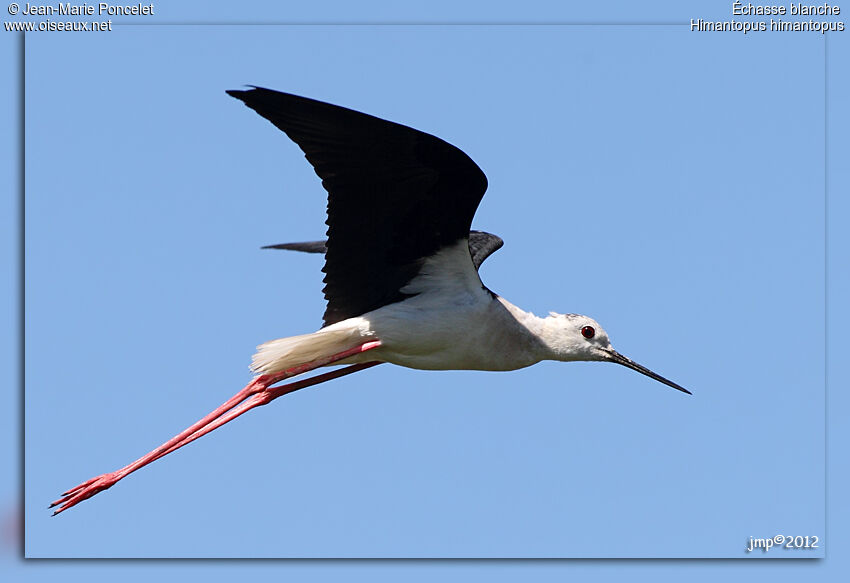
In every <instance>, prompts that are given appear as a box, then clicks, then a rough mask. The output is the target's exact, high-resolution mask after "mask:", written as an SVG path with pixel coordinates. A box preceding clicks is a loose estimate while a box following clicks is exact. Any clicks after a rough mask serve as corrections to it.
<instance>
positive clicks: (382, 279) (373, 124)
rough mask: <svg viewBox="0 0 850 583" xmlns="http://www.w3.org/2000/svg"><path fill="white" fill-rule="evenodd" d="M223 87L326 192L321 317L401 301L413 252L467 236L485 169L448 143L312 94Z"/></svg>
mask: <svg viewBox="0 0 850 583" xmlns="http://www.w3.org/2000/svg"><path fill="white" fill-rule="evenodd" d="M227 93H228V94H229V95H231V96H233V97H236V98H237V99H240V100H242V101H243V102H244V103H245V104H246V105H247V106H248V107H250V108H251V109H253V110H255V111H256V112H257V113H259V114H260V115H261V116H263V117H264V118H266V119H267V120H269V121H270V122H272V123H273V124H274V125H275V126H277V127H278V128H279V129H281V130H283V131H284V132H285V133H286V135H287V136H289V137H290V139H292V141H294V142H295V143H296V144H298V146H299V147H300V148H301V149H302V150H303V151H304V154H305V156H306V158H307V160H308V161H309V162H310V164H312V166H313V168H314V169H315V171H316V174H318V175H319V177H320V178H321V179H322V185H323V186H324V187H325V190H327V191H328V220H327V225H328V231H327V235H328V241H327V252H326V254H325V266H324V268H323V271H324V272H325V278H324V282H325V287H324V293H325V299H326V300H327V302H328V307H327V310H326V311H325V315H324V322H325V325H326V326H327V325H329V324H333V323H335V322H339V321H341V320H345V319H347V318H351V317H354V316H359V315H361V314H364V313H366V312H369V311H372V310H375V309H377V308H379V307H381V306H384V305H386V304H390V303H393V302H397V301H401V300H403V299H404V298H405V297H407V296H405V295H404V294H402V293H401V291H400V289H401V288H402V287H404V285H405V284H407V283H408V282H409V281H410V280H411V279H412V278H413V277H414V276H415V275H416V273H417V272H418V270H419V268H420V266H421V264H422V261H423V259H424V258H426V257H428V256H430V255H433V254H434V253H436V252H437V251H438V250H439V249H441V248H443V247H446V246H449V245H452V244H454V243H456V242H457V241H459V240H461V239H463V238H465V237H466V236H467V235H468V233H469V227H470V225H471V224H472V217H473V215H474V214H475V210H476V208H477V207H478V203H479V202H480V201H481V198H482V197H483V196H484V191H485V190H487V178H486V176H484V173H483V172H482V171H481V169H480V168H479V167H478V166H477V165H476V164H475V162H473V161H472V160H471V159H470V158H469V156H467V155H466V154H464V153H463V152H462V151H460V150H459V149H458V148H456V147H454V146H452V145H451V144H448V143H447V142H444V141H443V140H441V139H439V138H437V137H434V136H432V135H429V134H426V133H424V132H420V131H418V130H414V129H412V128H409V127H406V126H403V125H400V124H397V123H393V122H389V121H385V120H382V119H379V118H377V117H373V116H371V115H366V114H364V113H359V112H356V111H353V110H350V109H346V108H343V107H338V106H336V105H330V104H328V103H323V102H321V101H315V100H313V99H307V98H304V97H298V96H296V95H290V94H287V93H279V92H277V91H271V90H269V89H262V88H259V87H256V88H253V89H250V90H247V91H228V92H227Z"/></svg>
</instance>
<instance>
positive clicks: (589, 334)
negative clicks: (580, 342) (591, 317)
mask: <svg viewBox="0 0 850 583" xmlns="http://www.w3.org/2000/svg"><path fill="white" fill-rule="evenodd" d="M594 334H596V330H594V329H593V326H585V327H584V328H582V329H581V335H582V336H584V337H585V338H587V339H588V340H590V339H591V338H593V335H594Z"/></svg>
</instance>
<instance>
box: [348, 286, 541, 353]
mask: <svg viewBox="0 0 850 583" xmlns="http://www.w3.org/2000/svg"><path fill="white" fill-rule="evenodd" d="M511 308H514V307H513V306H512V305H511V304H509V303H508V302H506V301H505V300H503V299H502V298H497V299H493V297H492V296H491V295H490V294H489V292H487V291H485V290H483V289H482V290H481V293H480V294H473V295H468V294H465V295H460V296H456V297H452V298H445V297H443V298H442V303H441V304H440V305H434V303H433V302H432V301H430V298H428V297H427V296H417V297H413V298H410V299H408V300H405V301H403V302H399V303H396V304H391V305H389V306H384V307H383V308H380V309H378V310H375V311H374V312H369V313H368V314H364V315H363V316H361V318H362V320H364V321H365V322H366V323H367V326H368V329H369V331H370V333H371V334H370V335H371V336H373V337H377V338H379V339H380V340H381V342H382V346H381V347H380V348H378V349H376V350H375V351H373V352H370V353H367V354H364V355H363V356H362V357H360V358H359V359H360V360H376V359H377V360H383V361H385V362H391V363H393V364H397V365H400V366H405V367H408V368H417V369H426V370H514V369H518V368H523V367H526V366H530V365H532V364H534V363H536V362H539V361H540V359H541V354H542V348H541V347H540V346H539V341H538V340H537V338H536V337H535V336H534V335H533V334H531V333H530V331H529V330H528V329H527V328H526V327H525V326H524V325H523V324H522V323H521V321H520V320H519V319H518V318H517V316H518V315H520V314H524V312H521V311H519V312H520V314H516V313H513V311H512V309H511ZM514 309H515V308H514ZM358 319H360V318H358Z"/></svg>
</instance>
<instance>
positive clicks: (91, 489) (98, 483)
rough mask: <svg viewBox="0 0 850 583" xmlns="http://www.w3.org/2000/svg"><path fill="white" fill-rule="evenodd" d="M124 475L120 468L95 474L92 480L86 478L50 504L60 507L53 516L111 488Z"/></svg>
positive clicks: (51, 506)
mask: <svg viewBox="0 0 850 583" xmlns="http://www.w3.org/2000/svg"><path fill="white" fill-rule="evenodd" d="M123 477H124V475H123V473H122V471H121V470H118V471H117V472H109V473H108V474H101V475H100V476H95V477H94V478H91V479H90V480H86V481H85V482H83V483H82V484H80V485H79V486H77V487H75V488H71V489H70V490H68V491H67V492H65V493H63V494H62V497H61V498H59V499H58V500H56V501H54V502H53V503H52V504H51V505H50V506H48V508H53V507H54V506H59V508H57V509H56V510H54V511H53V516H56V515H57V514H59V513H60V512H62V511H64V510H67V509H68V508H71V507H72V506H75V505H77V504H78V503H80V502H82V501H83V500H86V499H88V498H91V497H92V496H94V495H95V494H97V493H98V492H103V491H104V490H107V489H109V488H111V487H112V486H113V485H114V484H115V483H116V482H117V481H118V480H120V479H121V478H123Z"/></svg>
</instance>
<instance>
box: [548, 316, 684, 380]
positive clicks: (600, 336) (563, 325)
mask: <svg viewBox="0 0 850 583" xmlns="http://www.w3.org/2000/svg"><path fill="white" fill-rule="evenodd" d="M545 322H546V328H547V330H546V334H545V338H546V343H547V344H548V345H549V348H550V350H552V352H553V360H563V361H572V360H589V361H601V362H614V363H617V364H621V365H623V366H625V367H628V368H630V369H632V370H636V371H638V372H639V373H641V374H644V375H646V376H648V377H649V378H651V379H655V380H656V381H658V382H661V383H664V384H665V385H667V386H668V387H673V388H674V389H677V390H679V391H682V392H683V393H687V394H689V395H690V394H691V392H690V391H688V390H687V389H685V388H684V387H681V386H679V385H677V384H676V383H674V382H673V381H670V380H667V379H665V378H664V377H663V376H661V375H659V374H656V373H654V372H652V371H651V370H649V369H648V368H646V367H645V366H642V365H640V364H638V363H636V362H635V361H633V360H632V359H630V358H627V357H625V356H623V355H622V354H620V353H619V352H617V351H616V350H614V347H613V346H611V341H610V340H609V339H608V333H607V332H605V330H604V329H603V328H602V326H600V325H599V323H598V322H597V321H596V320H594V319H593V318H589V317H587V316H582V315H580V314H555V313H551V314H550V315H549V317H548V318H546V320H545Z"/></svg>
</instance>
